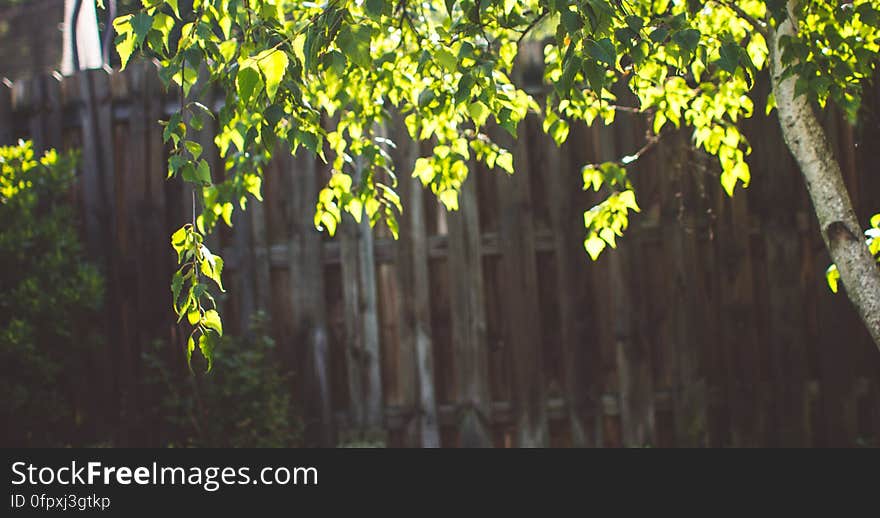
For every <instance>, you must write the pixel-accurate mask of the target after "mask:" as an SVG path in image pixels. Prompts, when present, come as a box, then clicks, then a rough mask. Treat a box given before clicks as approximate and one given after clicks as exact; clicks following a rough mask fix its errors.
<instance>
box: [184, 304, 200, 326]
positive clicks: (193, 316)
mask: <svg viewBox="0 0 880 518" xmlns="http://www.w3.org/2000/svg"><path fill="white" fill-rule="evenodd" d="M186 319H187V321H189V323H190V325H193V326H194V325H196V324H198V323H199V321H200V320H201V319H202V314H201V313H200V312H199V308H197V307H193V306H190V308H189V311H187V313H186Z"/></svg>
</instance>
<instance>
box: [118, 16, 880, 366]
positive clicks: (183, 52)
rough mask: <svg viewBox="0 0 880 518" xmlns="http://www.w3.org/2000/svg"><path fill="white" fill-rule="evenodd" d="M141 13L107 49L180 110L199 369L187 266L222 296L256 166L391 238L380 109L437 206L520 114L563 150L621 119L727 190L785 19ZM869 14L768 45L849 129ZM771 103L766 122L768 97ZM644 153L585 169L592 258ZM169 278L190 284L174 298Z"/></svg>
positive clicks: (502, 155)
mask: <svg viewBox="0 0 880 518" xmlns="http://www.w3.org/2000/svg"><path fill="white" fill-rule="evenodd" d="M143 3H144V8H143V9H142V10H141V11H139V12H137V13H134V14H130V15H127V16H122V17H120V18H117V20H116V21H115V22H114V26H115V28H116V30H117V32H118V34H119V36H118V38H117V40H116V41H117V49H118V51H119V53H120V56H121V58H122V63H123V66H124V65H125V64H126V63H128V61H129V60H130V58H131V56H132V55H133V53H134V52H135V51H137V50H138V49H143V50H144V51H145V52H146V53H147V54H149V55H151V56H154V57H156V58H157V59H158V60H159V62H160V63H161V72H160V75H161V77H162V79H163V81H164V82H165V83H166V84H169V85H171V84H173V85H174V88H175V89H178V90H179V95H180V97H181V106H182V110H181V112H180V113H176V114H174V115H173V116H172V117H171V119H170V120H169V121H168V122H167V124H166V126H165V132H164V136H165V140H166V141H168V142H170V143H171V144H172V146H173V148H174V151H173V153H172V155H171V158H170V160H169V176H182V177H183V179H184V180H185V181H188V182H192V183H195V184H196V185H198V186H199V187H200V194H201V198H202V201H203V202H204V211H203V213H202V214H201V215H199V216H198V217H195V218H194V221H193V222H191V223H190V224H189V225H188V226H186V227H184V228H183V229H181V231H179V232H178V234H177V236H178V238H179V239H178V240H176V241H175V247H176V248H178V252H179V254H181V255H180V256H179V257H180V263H181V264H182V265H183V266H182V268H181V271H180V272H178V274H177V276H175V309H176V310H177V311H178V313H179V314H180V315H184V314H185V315H187V317H188V319H190V322H191V323H193V324H194V325H195V326H197V329H196V331H195V334H199V336H200V338H199V345H200V347H202V349H203V352H207V354H208V355H209V356H210V350H211V344H212V343H213V340H214V335H215V333H214V331H213V326H212V323H213V322H214V321H215V314H214V313H210V311H211V310H210V309H207V310H206V308H208V307H209V306H210V307H213V304H212V302H211V300H210V298H209V295H210V294H209V292H208V289H207V287H205V284H203V283H201V282H200V280H199V275H200V274H199V272H201V271H203V269H204V268H203V266H202V265H204V264H205V263H206V262H207V263H208V264H209V267H208V268H207V271H208V272H211V273H210V274H209V273H205V274H204V275H205V276H206V277H210V278H214V276H215V275H216V277H217V278H216V279H214V280H215V281H217V284H219V274H220V272H219V271H218V270H217V269H216V267H215V265H216V264H217V259H216V256H215V255H212V254H210V253H209V252H206V250H207V249H206V248H204V246H203V239H202V236H203V235H204V234H205V233H207V232H210V231H211V229H212V228H213V227H214V226H215V224H216V223H217V222H218V221H221V220H222V221H223V222H224V223H225V224H227V225H229V224H230V216H231V213H232V211H233V210H234V207H235V206H236V205H237V206H239V207H240V208H242V209H243V208H244V207H245V205H246V201H247V195H248V194H250V195H252V196H253V197H254V198H256V199H257V200H259V199H260V188H261V178H262V177H261V167H262V165H263V164H264V163H265V162H266V160H268V158H269V157H270V156H271V154H272V152H273V150H274V149H275V148H276V144H277V143H278V142H284V143H286V144H288V145H289V147H290V148H291V149H292V150H293V151H296V150H297V148H299V147H301V146H302V147H305V148H307V149H308V150H310V151H311V152H313V153H315V154H317V155H319V156H320V157H321V158H323V159H325V160H327V161H329V162H330V163H331V164H332V166H333V172H334V174H333V176H332V178H331V179H330V181H329V183H328V185H327V186H326V188H325V189H323V190H322V191H321V192H320V195H319V199H318V202H317V212H316V215H315V223H316V226H317V227H318V228H320V229H326V230H327V231H328V232H329V233H331V234H332V233H334V232H335V230H336V228H337V226H338V225H339V223H340V222H341V220H342V215H343V213H346V212H347V213H349V214H350V215H351V217H352V218H354V219H355V220H357V221H360V220H361V218H363V217H367V218H368V219H369V221H370V223H371V224H376V223H377V222H379V221H384V222H385V224H386V225H387V226H388V227H389V228H390V230H391V231H392V232H393V233H395V234H396V231H397V222H396V214H397V213H399V211H401V210H402V207H401V206H400V201H399V198H398V196H397V194H396V193H395V191H394V189H395V186H396V176H395V169H394V166H393V164H392V163H391V159H390V157H389V153H388V149H389V148H390V147H392V146H393V145H394V143H393V142H391V141H389V140H388V139H387V138H386V137H385V136H384V134H383V131H382V127H383V123H384V122H386V121H388V120H389V118H390V117H391V116H392V114H393V113H400V114H402V115H403V116H404V117H405V121H406V125H407V128H408V130H409V134H410V136H411V137H412V138H414V139H417V140H421V141H430V142H432V143H433V145H434V149H433V152H432V153H431V154H429V155H428V156H425V157H422V158H420V159H419V160H418V161H417V162H416V164H415V169H414V170H413V171H411V172H409V171H405V172H404V173H412V174H413V176H415V177H417V178H419V179H420V180H421V181H422V183H423V184H424V185H425V186H426V187H430V188H431V190H432V191H433V192H434V193H435V194H436V195H437V196H438V198H439V199H440V201H441V202H443V204H444V205H445V206H446V207H447V208H449V209H450V210H454V209H456V208H457V206H458V192H459V189H460V187H461V185H462V182H464V181H465V179H466V178H467V176H468V171H469V167H468V164H469V162H470V161H473V160H476V161H480V162H483V163H485V164H486V165H488V166H489V167H490V168H496V169H501V170H504V171H506V172H508V173H513V171H514V169H515V164H514V161H513V156H512V155H511V153H510V152H509V150H507V149H504V147H503V146H502V145H499V143H498V141H500V139H499V138H498V132H497V131H495V130H494V129H490V126H491V127H493V128H494V127H498V128H500V129H501V130H502V131H507V132H508V133H510V134H511V135H513V136H515V135H516V134H517V127H518V124H519V123H520V122H521V121H522V120H523V119H524V118H525V117H526V115H527V114H528V113H529V112H539V111H540V112H542V113H543V121H544V123H543V128H544V131H545V132H547V133H548V134H549V135H551V136H552V137H553V138H554V139H555V140H556V141H557V143H561V142H563V141H564V140H565V139H566V138H567V135H568V128H569V127H570V125H571V124H572V123H573V122H576V121H585V122H587V123H588V124H592V123H593V121H594V120H596V119H600V120H602V121H604V122H605V123H606V124H611V123H613V121H614V119H615V114H616V113H617V112H618V111H619V110H621V109H624V110H629V111H637V112H640V113H643V114H644V115H645V116H646V117H648V118H649V119H650V121H651V122H652V129H653V133H654V134H655V135H652V136H651V138H655V137H660V136H662V135H663V134H664V131H665V130H666V128H669V127H682V126H686V127H689V128H691V129H692V131H693V143H694V144H695V146H697V147H698V148H701V149H702V150H704V151H705V152H706V153H708V154H710V155H712V156H714V157H716V158H717V161H718V162H717V163H718V167H719V168H720V171H721V173H720V179H721V184H722V186H723V187H724V189H725V191H726V192H727V193H728V194H730V195H732V194H733V192H734V190H735V188H736V186H737V185H742V186H743V187H745V186H748V184H749V182H750V181H751V172H750V169H749V166H748V163H747V161H746V156H747V155H748V154H749V153H750V151H751V148H750V146H749V144H748V142H747V141H746V139H745V137H744V136H743V135H742V133H741V132H740V130H739V129H738V123H739V122H740V121H741V120H742V119H744V118H747V117H750V116H751V115H752V112H753V110H754V101H753V99H751V98H750V97H749V93H750V91H751V88H752V86H753V85H754V83H755V79H756V76H757V74H758V73H759V72H760V71H761V70H762V69H764V68H765V66H766V64H767V61H768V55H769V52H770V49H769V48H768V37H769V35H770V32H771V31H772V30H773V28H774V27H776V26H777V24H779V23H780V21H781V20H783V19H784V17H786V16H787V15H786V1H785V0H766V1H765V0H740V1H733V0H707V1H699V0H519V1H517V0H444V1H439V0H424V1H407V0H402V1H397V2H385V1H380V0H326V1H322V2H305V1H293V0H195V1H194V2H193V9H192V10H191V11H186V10H181V9H180V8H179V5H178V2H177V0H144V2H143ZM874 3H875V2H874V0H853V1H851V2H844V3H838V2H828V1H826V0H798V1H796V2H794V4H795V5H794V7H795V9H794V12H795V14H796V15H797V20H798V29H799V32H798V36H797V37H793V38H784V39H783V40H782V41H781V46H782V50H783V55H782V58H783V61H784V62H785V63H786V65H787V71H786V74H794V75H796V76H797V78H798V79H797V84H798V92H799V93H800V94H803V95H807V96H809V98H810V99H811V100H812V101H814V102H816V103H818V105H819V106H824V104H825V103H826V102H827V101H828V100H832V101H833V102H835V103H836V104H838V105H839V106H841V107H842V108H843V109H844V110H845V112H846V113H847V114H848V115H849V116H850V117H854V116H855V114H856V110H857V108H858V105H859V103H860V93H861V88H862V85H861V83H862V81H863V79H864V78H866V77H867V76H869V75H870V71H871V70H874V69H875V67H876V64H877V62H878V49H880V46H878V44H880V29H878V27H880V20H878V18H880V16H878V10H877V8H876V7H875V5H874ZM532 34H546V35H549V37H548V38H547V39H546V41H545V43H546V46H545V48H544V60H545V65H546V68H545V74H544V78H545V80H546V82H547V84H548V85H549V87H550V89H549V93H548V95H547V96H546V99H545V100H544V105H543V107H541V106H539V105H538V103H537V101H536V100H535V99H533V98H532V97H531V96H530V95H529V94H527V93H526V92H525V91H523V90H522V89H521V88H519V87H517V85H516V84H515V82H514V81H513V79H512V78H513V77H514V73H513V72H514V71H513V66H514V61H515V59H516V57H517V54H518V52H519V47H520V44H521V42H523V41H524V40H525V39H526V38H528V37H529V36H530V35H532ZM200 70H202V71H203V72H202V74H203V75H201V76H200V75H199V71H200ZM197 77H200V78H202V77H203V78H204V79H205V80H201V79H200V81H199V82H198V83H197V82H196V78H197ZM208 86H214V87H217V88H218V89H219V90H220V91H222V92H224V93H225V94H226V99H225V101H226V102H225V104H224V106H223V108H222V109H221V110H220V112H219V114H218V122H219V128H220V129H219V132H218V135H217V137H216V143H217V145H218V147H219V149H220V152H221V154H222V156H223V157H224V159H225V169H226V174H225V175H221V174H219V172H216V171H211V170H210V168H209V166H208V164H207V162H205V161H204V159H202V158H201V151H202V149H201V146H200V145H198V144H197V143H195V142H194V141H192V140H189V139H188V132H189V130H190V129H198V128H200V127H201V125H202V124H203V122H204V118H205V117H209V116H213V115H211V114H210V112H209V111H208V110H207V108H205V107H204V106H203V105H201V104H200V103H198V102H196V101H194V100H190V99H193V98H198V97H199V91H200V89H201V88H205V87H208ZM194 87H195V88H196V90H193V89H194ZM621 90H624V91H626V90H628V91H629V93H630V94H632V97H634V98H635V99H637V102H636V103H635V105H634V106H619V105H618V104H616V103H617V102H618V97H617V96H615V95H614V94H613V93H612V91H614V92H620V91H621ZM627 97H629V95H628V96H627ZM766 101H767V102H766V103H765V104H766V105H767V106H768V107H770V108H772V106H773V100H772V98H771V99H767V100H766ZM328 121H329V124H327V122H328ZM639 156H640V153H635V154H633V155H630V156H627V157H623V158H621V159H620V160H618V161H616V162H614V163H612V164H591V165H588V166H587V167H586V168H585V169H584V180H585V187H587V188H594V189H597V190H599V189H604V190H605V192H606V193H607V195H608V197H607V199H606V200H605V201H604V202H602V203H601V204H599V205H598V206H597V207H594V208H592V209H590V210H589V211H588V212H587V213H586V214H585V215H584V221H585V224H586V231H587V236H586V239H585V241H584V245H585V248H586V249H587V251H588V252H589V254H590V255H591V256H592V257H593V258H596V257H597V256H598V255H599V254H600V253H601V252H602V251H603V250H604V249H605V248H606V247H607V246H611V247H614V246H615V245H616V239H617V237H620V236H621V235H622V233H623V230H624V229H625V228H626V227H627V224H628V218H629V215H630V212H631V211H638V205H637V203H636V196H635V193H634V191H633V190H632V188H631V185H630V183H629V182H628V181H627V180H626V173H627V171H626V167H627V166H628V165H629V164H631V163H632V162H634V161H635V160H637V159H638V158H639ZM220 178H224V179H223V180H220ZM212 261H213V265H212ZM187 275H189V277H187ZM180 277H183V281H184V282H185V283H187V284H188V288H187V289H186V290H184V291H183V293H185V294H187V296H186V297H185V298H184V300H183V302H182V303H180V304H178V303H177V300H176V296H177V289H178V288H179V287H180V286H181V285H182V283H181V281H180ZM203 299H204V300H203ZM181 318H182V317H181ZM216 334H219V332H218V333H216ZM206 337H207V338H206ZM203 340H204V341H205V343H203ZM192 347H194V342H192V345H191V348H192Z"/></svg>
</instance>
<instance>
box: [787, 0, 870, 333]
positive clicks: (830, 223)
mask: <svg viewBox="0 0 880 518" xmlns="http://www.w3.org/2000/svg"><path fill="white" fill-rule="evenodd" d="M792 4H793V2H791V1H789V17H788V19H786V20H785V21H784V22H782V23H781V24H779V26H778V27H777V28H776V29H775V30H774V31H773V32H772V33H771V42H770V54H771V56H770V78H771V83H772V85H773V93H774V95H775V96H776V106H777V109H778V111H779V122H780V124H781V125H782V135H783V137H784V139H785V143H786V144H787V145H788V148H789V149H790V150H791V152H792V154H793V155H794V158H795V160H796V161H797V163H798V166H799V167H800V170H801V173H802V174H803V175H804V180H805V181H806V183H807V189H808V191H809V193H810V197H811V198H812V200H813V207H814V209H815V212H816V216H817V218H818V220H819V228H820V229H821V232H822V238H823V239H824V241H825V246H826V248H827V249H828V252H829V253H830V254H831V259H832V260H833V261H834V262H835V263H836V264H837V268H838V270H840V278H841V280H842V281H843V285H844V287H845V288H846V293H847V295H848V296H849V299H850V300H851V301H852V303H853V305H854V306H855V307H856V310H857V311H858V313H859V316H860V317H861V318H862V321H863V322H864V323H865V326H867V328H868V331H869V332H870V333H871V337H872V338H873V339H874V343H875V344H877V346H878V348H880V269H878V268H877V264H876V262H875V261H874V258H873V257H872V256H871V253H870V251H869V250H868V247H867V246H866V244H865V239H864V237H863V232H862V227H861V226H860V225H859V221H858V219H857V218H856V214H855V210H853V206H852V201H851V200H850V197H849V193H847V190H846V185H845V184H844V182H843V174H842V173H841V170H840V164H838V163H837V160H836V159H835V158H834V154H833V152H832V150H831V146H830V145H829V143H828V139H827V138H826V136H825V132H824V130H823V129H822V127H821V126H820V125H819V122H818V120H817V119H816V116H815V114H814V112H813V109H812V106H811V105H810V101H809V100H808V98H807V97H806V96H803V95H802V96H797V95H795V82H796V80H797V77H796V76H792V77H789V78H787V79H784V80H783V79H782V73H783V71H784V66H783V64H782V51H781V48H780V44H779V42H780V39H781V38H782V37H783V36H795V35H796V34H797V27H796V24H795V23H793V22H792V20H795V18H794V13H793V10H792Z"/></svg>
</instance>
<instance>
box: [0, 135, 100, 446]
mask: <svg viewBox="0 0 880 518" xmlns="http://www.w3.org/2000/svg"><path fill="white" fill-rule="evenodd" d="M73 171H74V158H73V157H72V156H62V155H59V154H58V153H56V152H55V151H48V152H47V153H45V154H44V155H43V156H42V157H37V156H35V154H34V150H33V148H32V146H31V143H30V142H19V144H18V145H17V146H12V147H0V372H2V374H0V393H2V394H3V397H2V398H0V421H2V422H3V423H4V428H5V429H6V433H7V434H8V437H7V440H6V441H5V442H4V444H5V445H7V446H11V445H17V444H21V445H44V446H61V445H67V444H70V443H69V441H71V440H76V439H75V438H77V437H81V435H82V430H81V425H82V423H83V422H84V421H85V420H86V419H87V418H88V417H89V416H88V415H84V413H85V412H86V410H85V409H84V407H83V405H82V402H81V401H77V399H76V394H77V393H78V390H77V387H79V386H80V385H81V383H82V382H81V380H78V379H76V378H75V374H73V373H76V372H84V371H85V368H83V366H84V365H85V364H86V362H87V361H88V354H87V353H88V352H89V351H90V350H92V348H93V347H94V346H95V345H96V344H97V343H98V337H97V335H96V334H95V333H94V330H95V328H96V320H97V319H98V318H99V315H100V309H101V301H102V297H103V281H102V278H101V276H100V275H99V274H98V272H97V270H96V269H95V268H94V267H92V266H91V265H89V264H87V263H86V262H85V261H84V260H83V253H82V246H81V244H80V240H79V236H78V234H77V230H76V227H75V217H74V212H73V210H72V208H71V205H70V204H69V203H68V201H69V200H68V199H67V196H68V193H69V189H70V186H71V184H72V182H73V180H74V173H73Z"/></svg>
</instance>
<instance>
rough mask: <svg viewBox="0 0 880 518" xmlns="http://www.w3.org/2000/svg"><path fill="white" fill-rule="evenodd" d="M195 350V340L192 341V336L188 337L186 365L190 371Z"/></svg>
mask: <svg viewBox="0 0 880 518" xmlns="http://www.w3.org/2000/svg"><path fill="white" fill-rule="evenodd" d="M195 348H196V343H195V340H193V337H192V335H189V338H188V339H187V341H186V365H187V366H188V367H189V368H190V369H192V356H193V351H194V350H195Z"/></svg>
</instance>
